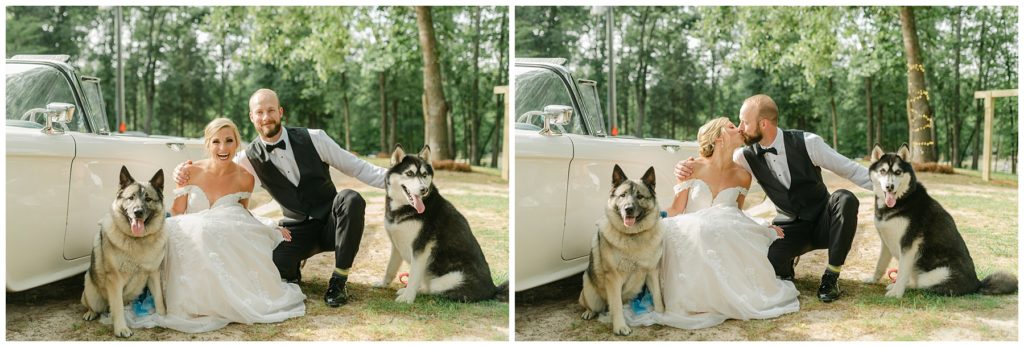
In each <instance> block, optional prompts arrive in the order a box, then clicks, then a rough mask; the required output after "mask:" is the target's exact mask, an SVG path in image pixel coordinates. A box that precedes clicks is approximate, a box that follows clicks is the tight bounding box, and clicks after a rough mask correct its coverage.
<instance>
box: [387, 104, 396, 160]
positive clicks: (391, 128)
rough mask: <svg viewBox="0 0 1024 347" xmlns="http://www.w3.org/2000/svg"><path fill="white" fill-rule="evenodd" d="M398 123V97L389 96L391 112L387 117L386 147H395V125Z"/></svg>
mask: <svg viewBox="0 0 1024 347" xmlns="http://www.w3.org/2000/svg"><path fill="white" fill-rule="evenodd" d="M396 124H398V98H394V97H393V98H391V113H390V114H389V118H388V148H395V144H396V143H398V142H397V135H396V134H395V125H396Z"/></svg>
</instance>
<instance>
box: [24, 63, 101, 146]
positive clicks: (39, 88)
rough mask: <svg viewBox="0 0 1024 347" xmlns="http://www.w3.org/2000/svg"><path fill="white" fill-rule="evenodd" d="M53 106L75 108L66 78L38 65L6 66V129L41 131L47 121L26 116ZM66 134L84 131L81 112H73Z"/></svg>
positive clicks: (79, 108) (36, 115)
mask: <svg viewBox="0 0 1024 347" xmlns="http://www.w3.org/2000/svg"><path fill="white" fill-rule="evenodd" d="M54 102H63V103H68V104H72V105H76V106H77V105H78V103H77V102H75V94H74V92H73V89H72V87H71V83H69V81H68V79H67V77H65V76H64V74H63V73H61V72H60V71H58V70H57V69H56V68H54V67H51V66H47V65H41V64H18V63H7V104H6V105H7V115H6V116H7V117H6V120H7V125H19V126H28V127H39V128H42V126H43V125H45V124H46V119H45V118H44V117H43V115H42V113H31V112H29V113H26V112H27V111H29V110H32V109H37V108H43V109H45V108H46V105H47V104H49V103H54ZM67 127H68V130H71V131H79V132H84V131H87V128H86V126H85V119H84V117H82V108H81V107H80V106H77V107H76V108H75V115H74V117H73V118H72V119H71V123H69V124H68V125H67Z"/></svg>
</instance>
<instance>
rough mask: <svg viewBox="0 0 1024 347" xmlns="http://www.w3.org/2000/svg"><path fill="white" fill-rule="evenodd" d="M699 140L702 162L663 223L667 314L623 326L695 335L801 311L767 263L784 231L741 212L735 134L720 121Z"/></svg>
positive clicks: (636, 317)
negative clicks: (664, 327) (656, 327)
mask: <svg viewBox="0 0 1024 347" xmlns="http://www.w3.org/2000/svg"><path fill="white" fill-rule="evenodd" d="M697 138H698V142H699V144H700V154H701V158H699V159H697V160H696V161H695V162H696V164H695V166H694V174H693V176H692V178H691V179H689V180H686V181H684V182H680V183H679V184H677V185H676V186H675V191H676V196H675V199H674V200H673V203H672V206H671V207H670V208H669V209H668V213H669V216H672V217H670V218H666V219H663V220H662V226H663V227H664V229H663V230H665V234H664V242H665V253H664V257H663V258H662V268H661V269H662V271H661V285H662V296H663V298H664V300H665V312H664V313H658V312H653V311H652V312H647V313H641V314H628V315H627V317H626V318H627V323H628V324H630V325H651V324H662V325H668V326H673V327H677V328H683V329H700V328H706V327H711V326H715V325H718V324H721V323H722V322H724V321H725V320H726V319H743V320H747V319H766V318H773V317H778V316H780V315H783V314H786V313H791V312H796V311H798V310H800V302H799V301H798V300H797V296H798V295H799V292H798V291H797V289H796V287H795V286H794V285H793V282H790V281H785V280H781V279H778V278H776V277H775V270H774V269H773V268H772V265H771V263H769V262H768V258H767V254H768V246H769V245H771V243H772V242H773V241H775V240H776V239H778V238H781V237H783V234H782V229H781V228H779V227H776V226H770V227H769V226H764V225H760V224H758V223H757V222H755V221H754V220H752V219H751V218H750V217H748V216H747V215H746V214H744V213H743V211H742V210H740V209H739V206H742V204H743V199H744V197H745V195H746V193H747V188H749V187H750V182H751V176H750V174H749V173H747V171H746V170H744V169H743V168H741V167H740V166H738V165H736V164H735V163H734V162H733V160H732V154H733V151H734V150H735V149H737V148H739V147H740V146H741V145H742V144H743V139H742V135H741V134H740V133H739V129H738V128H736V126H735V125H733V124H732V122H730V121H729V119H728V118H725V117H721V118H717V119H713V120H711V121H709V122H708V123H707V124H705V125H704V126H702V127H701V128H700V130H699V131H698V134H697ZM680 213H682V214H680ZM625 311H626V312H628V313H632V310H628V309H627V310H625Z"/></svg>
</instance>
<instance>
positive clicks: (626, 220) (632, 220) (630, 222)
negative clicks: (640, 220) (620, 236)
mask: <svg viewBox="0 0 1024 347" xmlns="http://www.w3.org/2000/svg"><path fill="white" fill-rule="evenodd" d="M622 224H625V225H626V226H627V227H631V226H633V224H636V217H626V218H623V219H622Z"/></svg>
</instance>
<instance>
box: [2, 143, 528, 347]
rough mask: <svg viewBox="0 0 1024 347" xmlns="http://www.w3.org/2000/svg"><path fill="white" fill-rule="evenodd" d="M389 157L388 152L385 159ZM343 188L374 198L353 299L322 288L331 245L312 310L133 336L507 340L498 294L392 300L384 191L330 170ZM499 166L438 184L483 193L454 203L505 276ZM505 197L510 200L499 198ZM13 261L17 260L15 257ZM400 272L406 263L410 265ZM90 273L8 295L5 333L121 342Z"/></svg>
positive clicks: (310, 286)
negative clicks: (93, 313) (466, 299)
mask: <svg viewBox="0 0 1024 347" xmlns="http://www.w3.org/2000/svg"><path fill="white" fill-rule="evenodd" d="M377 162H378V163H377V164H378V165H386V160H377ZM331 171H332V175H333V179H334V182H335V183H336V184H337V186H338V188H339V189H341V188H352V189H355V190H357V191H359V192H360V193H361V194H362V195H363V197H364V198H365V199H366V201H367V208H366V229H365V231H364V233H363V239H362V242H361V244H360V252H359V254H358V255H357V256H356V259H355V264H354V265H353V267H352V272H351V274H350V276H349V294H350V295H352V296H353V297H354V298H353V301H352V302H350V303H349V304H348V305H345V306H342V307H340V308H331V307H327V306H326V305H324V303H323V294H324V292H325V291H326V289H327V280H328V278H329V276H330V274H331V272H332V271H333V266H334V264H333V263H334V260H333V259H334V258H333V254H331V253H321V254H319V255H316V256H314V257H312V258H310V259H309V260H308V261H307V263H306V265H305V267H304V268H303V269H302V274H303V283H302V284H301V287H302V292H303V293H305V294H306V296H307V298H306V315H305V316H303V317H299V318H294V319H290V320H287V321H285V322H281V323H276V324H255V325H244V324H230V325H228V326H227V327H225V328H223V329H220V330H217V331H212V332H208V333H203V334H186V333H181V332H177V331H174V330H169V329H163V328H153V329H135V330H134V332H135V335H134V336H133V337H132V338H131V339H130V340H133V341H140V340H177V341H202V340H498V341H507V340H508V339H509V331H508V317H509V314H508V304H507V303H500V302H495V301H489V302H482V303H474V304H462V303H455V302H450V301H447V300H444V299H440V298H435V297H430V296H419V297H417V299H416V303H415V304H413V305H405V304H396V303H394V301H393V300H394V298H395V291H396V290H397V289H398V287H399V286H400V284H399V283H397V282H396V283H392V284H391V285H390V286H389V287H386V288H376V287H373V285H374V284H376V283H377V282H380V280H381V277H383V274H384V268H385V266H386V264H387V260H388V258H389V256H390V247H391V244H390V241H389V240H388V237H387V234H386V232H385V231H384V227H383V218H384V217H383V216H384V192H383V191H382V190H380V189H376V188H370V187H367V186H365V185H363V184H362V183H359V182H358V181H355V180H354V179H351V178H349V177H347V176H344V175H341V174H340V173H338V172H337V171H335V170H331ZM493 176H494V174H491V173H487V172H484V173H479V172H478V173H449V172H438V174H437V177H436V178H435V182H436V183H437V185H438V187H439V189H440V190H441V192H442V193H447V189H449V187H450V189H451V190H452V191H453V193H452V194H446V195H445V196H446V197H448V198H449V199H450V200H455V199H453V197H452V196H450V195H456V196H458V195H468V196H469V197H470V198H475V196H474V194H475V192H476V191H482V192H484V195H485V197H484V199H490V200H493V202H492V203H490V204H488V205H486V206H473V205H467V204H462V203H460V202H459V201H453V204H455V205H456V207H457V208H459V209H460V210H461V211H462V212H463V213H464V214H465V215H466V218H467V219H468V220H469V222H470V225H471V226H472V227H473V229H474V233H476V235H477V238H478V239H479V241H480V243H481V245H482V246H483V247H484V254H485V256H486V257H487V260H488V262H489V264H490V266H491V271H492V274H493V275H494V277H496V280H497V281H500V280H503V279H508V278H509V276H508V273H509V268H508V207H507V206H508V184H507V183H506V182H504V181H502V180H501V179H500V178H495V177H493ZM270 200H271V199H270V198H269V196H268V195H267V193H266V192H259V191H257V192H256V193H255V194H254V196H253V198H252V199H251V200H250V201H252V202H253V210H255V211H264V213H261V214H262V215H264V216H266V217H272V218H279V217H280V210H279V209H278V208H275V207H273V206H267V207H264V208H260V207H259V206H258V205H260V204H264V203H268V202H269V201H270ZM502 201H504V204H503V205H502V204H501V202H502ZM8 266H12V264H8ZM400 271H407V266H403V269H402V270H400ZM82 283H83V277H82V275H77V276H73V277H71V278H68V279H66V280H62V281H59V282H55V283H52V284H49V285H46V286H42V287H38V288H35V289H31V290H28V291H24V292H19V293H7V296H6V297H7V305H6V312H7V316H6V328H7V335H6V337H7V340H32V341H39V340H43V341H62V340H114V339H115V338H114V337H113V333H112V329H111V328H110V326H108V325H104V324H101V323H99V322H97V321H91V322H87V321H83V320H82V318H81V315H82V313H84V308H83V307H82V305H81V303H80V302H79V299H80V297H81V293H82V289H83V284H82Z"/></svg>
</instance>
